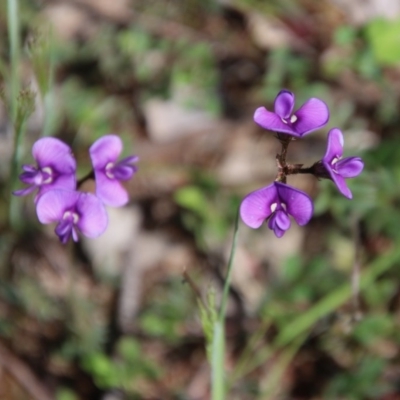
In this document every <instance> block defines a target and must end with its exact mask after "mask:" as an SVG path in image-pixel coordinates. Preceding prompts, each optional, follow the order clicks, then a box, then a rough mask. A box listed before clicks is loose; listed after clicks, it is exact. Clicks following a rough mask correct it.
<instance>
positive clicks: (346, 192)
mask: <svg viewBox="0 0 400 400" xmlns="http://www.w3.org/2000/svg"><path fill="white" fill-rule="evenodd" d="M331 177H332V180H333V182H334V183H335V185H336V186H337V188H338V189H339V192H340V193H342V195H343V196H345V197H347V198H348V199H352V198H353V194H352V193H351V190H350V189H349V188H348V187H347V184H346V180H345V179H344V178H343V176H341V175H339V174H336V173H335V172H334V171H331Z"/></svg>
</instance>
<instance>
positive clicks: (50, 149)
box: [32, 137, 76, 174]
mask: <svg viewBox="0 0 400 400" xmlns="http://www.w3.org/2000/svg"><path fill="white" fill-rule="evenodd" d="M32 155H33V158H34V159H35V160H36V161H37V163H38V165H39V167H40V168H45V167H52V168H54V169H55V170H56V171H57V172H58V173H60V174H74V173H75V170H76V161H75V158H74V156H73V155H72V151H71V148H70V147H69V146H68V145H66V144H65V143H64V142H62V141H61V140H59V139H56V138H53V137H45V138H42V139H39V140H38V141H37V142H36V143H35V144H34V145H33V147H32Z"/></svg>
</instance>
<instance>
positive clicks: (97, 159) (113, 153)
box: [89, 135, 138, 207]
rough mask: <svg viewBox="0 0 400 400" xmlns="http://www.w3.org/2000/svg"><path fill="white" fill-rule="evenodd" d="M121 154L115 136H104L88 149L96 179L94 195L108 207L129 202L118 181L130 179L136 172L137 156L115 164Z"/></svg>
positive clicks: (119, 141) (118, 140)
mask: <svg viewBox="0 0 400 400" xmlns="http://www.w3.org/2000/svg"><path fill="white" fill-rule="evenodd" d="M121 152H122V141H121V139H120V138H119V137H118V136H116V135H106V136H103V137H102V138H100V139H98V140H96V141H95V142H94V143H93V144H92V146H91V147H90V149H89V153H90V158H91V159H92V164H93V169H94V174H95V178H96V195H97V196H98V197H99V198H100V199H101V200H102V201H103V202H104V204H107V205H109V206H113V207H120V206H123V205H124V204H126V203H127V202H128V200H129V197H128V193H127V191H126V190H125V189H124V187H123V186H122V185H121V183H120V182H119V181H126V180H128V179H130V178H131V177H132V176H133V174H134V173H135V172H136V171H137V167H136V166H135V165H134V163H135V162H136V161H138V157H137V156H130V157H127V158H124V159H123V160H121V161H119V162H117V159H118V157H119V155H120V154H121Z"/></svg>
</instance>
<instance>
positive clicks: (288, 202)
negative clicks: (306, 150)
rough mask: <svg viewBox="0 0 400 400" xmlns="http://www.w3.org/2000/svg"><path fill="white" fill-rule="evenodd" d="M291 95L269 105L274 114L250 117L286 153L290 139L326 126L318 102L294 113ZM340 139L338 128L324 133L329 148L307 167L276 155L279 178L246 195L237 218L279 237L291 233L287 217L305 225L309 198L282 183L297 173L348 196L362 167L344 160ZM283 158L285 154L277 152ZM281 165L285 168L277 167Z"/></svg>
mask: <svg viewBox="0 0 400 400" xmlns="http://www.w3.org/2000/svg"><path fill="white" fill-rule="evenodd" d="M294 104H295V96H294V94H293V93H292V92H290V91H288V90H281V91H280V92H279V93H278V95H277V97H276V99H275V103H274V111H273V112H272V111H268V110H267V109H266V108H265V107H259V108H258V109H257V110H256V111H255V113H254V121H255V122H256V123H257V124H258V125H260V126H261V127H263V128H264V129H268V130H270V131H273V132H276V133H277V134H278V139H279V140H280V141H281V143H282V146H283V147H285V149H287V147H288V145H289V143H290V141H291V139H294V138H302V137H303V136H305V135H308V134H309V133H311V132H313V131H315V130H317V129H319V128H322V127H323V126H325V125H326V124H327V123H328V121H329V109H328V106H327V105H326V104H325V103H324V102H323V101H322V100H320V99H317V98H311V99H309V100H307V101H306V102H305V103H304V104H303V105H302V106H301V107H300V108H299V109H298V110H297V111H295V112H293V109H294ZM343 145H344V140H343V134H342V132H341V131H340V129H338V128H333V129H331V130H330V131H329V133H328V144H327V149H326V152H325V155H324V157H323V158H322V159H321V160H319V161H317V162H316V163H314V164H313V165H312V166H311V167H309V168H302V165H293V166H289V165H288V164H286V160H285V159H284V158H282V157H284V156H282V155H281V156H279V155H278V156H277V161H278V176H277V178H276V180H275V182H274V183H273V184H271V185H269V186H266V187H264V188H261V189H258V190H256V191H254V192H252V193H250V194H248V195H247V196H246V197H245V198H244V199H243V201H242V203H241V206H240V216H241V218H242V220H243V222H244V223H245V224H246V225H248V226H249V227H250V228H255V229H256V228H259V227H260V226H261V225H262V223H263V222H264V221H268V227H269V229H271V230H272V231H273V232H274V233H275V235H276V236H277V237H278V238H280V237H282V236H283V235H284V233H285V232H286V231H287V230H288V229H289V228H290V225H291V221H290V218H289V216H292V217H293V219H294V220H295V221H296V222H297V223H298V224H299V225H301V226H302V225H305V224H307V223H308V222H309V221H310V219H311V217H312V214H313V203H312V200H311V198H310V197H309V196H308V195H307V194H306V193H304V192H302V191H301V190H298V189H295V188H293V187H291V186H289V185H287V184H286V177H287V175H290V174H296V173H310V174H313V175H314V176H316V177H317V178H327V179H331V180H332V181H333V182H334V183H335V185H336V186H337V188H338V189H339V191H340V193H341V194H343V195H344V196H345V197H347V198H348V199H351V198H352V193H351V191H350V189H349V188H348V186H347V184H346V180H345V179H347V178H354V177H356V176H358V175H359V174H360V173H361V172H362V170H363V168H364V163H363V161H362V160H361V158H360V157H346V158H342V156H343ZM282 154H286V152H283V151H282ZM282 164H284V165H282Z"/></svg>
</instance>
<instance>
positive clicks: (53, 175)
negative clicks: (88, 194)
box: [13, 137, 76, 201]
mask: <svg viewBox="0 0 400 400" xmlns="http://www.w3.org/2000/svg"><path fill="white" fill-rule="evenodd" d="M32 155H33V158H34V159H35V160H36V162H37V166H35V165H23V166H22V169H23V170H24V172H23V173H22V174H21V175H20V177H19V179H20V180H21V181H22V182H23V183H25V184H27V185H29V186H28V187H27V188H25V189H20V190H16V191H15V192H13V194H14V195H16V196H25V195H27V194H29V193H31V192H33V191H34V190H35V189H38V193H37V195H36V198H35V201H37V199H38V198H39V197H40V196H41V195H42V194H43V193H45V192H47V191H49V190H52V189H67V190H74V189H75V187H76V178H75V170H76V162H75V158H74V156H73V155H72V152H71V149H70V147H69V146H67V145H66V144H65V143H64V142H62V141H61V140H59V139H56V138H53V137H46V138H42V139H39V140H38V141H37V142H36V143H35V144H34V145H33V148H32Z"/></svg>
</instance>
